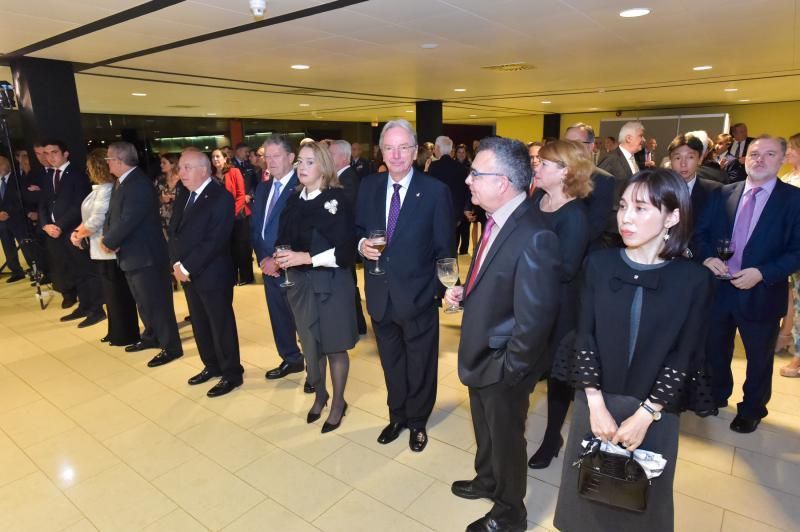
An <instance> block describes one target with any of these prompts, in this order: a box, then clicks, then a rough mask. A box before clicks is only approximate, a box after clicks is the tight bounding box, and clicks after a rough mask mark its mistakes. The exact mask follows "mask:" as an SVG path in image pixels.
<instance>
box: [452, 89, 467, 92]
mask: <svg viewBox="0 0 800 532" xmlns="http://www.w3.org/2000/svg"><path fill="white" fill-rule="evenodd" d="M453 92H467V89H453Z"/></svg>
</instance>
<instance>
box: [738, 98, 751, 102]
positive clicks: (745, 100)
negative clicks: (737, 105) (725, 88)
mask: <svg viewBox="0 0 800 532" xmlns="http://www.w3.org/2000/svg"><path fill="white" fill-rule="evenodd" d="M739 101H740V102H742V103H747V102H749V101H750V100H747V99H744V100H739Z"/></svg>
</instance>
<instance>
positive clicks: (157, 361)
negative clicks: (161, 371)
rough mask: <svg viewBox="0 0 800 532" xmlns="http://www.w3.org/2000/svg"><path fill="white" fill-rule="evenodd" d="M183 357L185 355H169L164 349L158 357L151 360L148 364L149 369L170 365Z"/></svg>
mask: <svg viewBox="0 0 800 532" xmlns="http://www.w3.org/2000/svg"><path fill="white" fill-rule="evenodd" d="M182 356H183V353H167V350H166V349H162V350H161V351H160V352H159V353H158V354H157V355H156V356H154V357H153V358H151V359H150V362H148V363H147V367H148V368H157V367H158V366H163V365H164V364H168V363H170V362H172V361H173V360H175V359H176V358H181V357H182Z"/></svg>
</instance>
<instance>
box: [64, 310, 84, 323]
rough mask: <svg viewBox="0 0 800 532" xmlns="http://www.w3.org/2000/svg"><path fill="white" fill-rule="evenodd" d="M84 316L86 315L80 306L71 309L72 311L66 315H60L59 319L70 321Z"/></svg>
mask: <svg viewBox="0 0 800 532" xmlns="http://www.w3.org/2000/svg"><path fill="white" fill-rule="evenodd" d="M85 317H86V311H85V310H82V309H80V308H76V309H75V310H73V311H72V312H70V313H69V314H67V315H66V316H61V318H60V321H72V320H78V319H81V318H85Z"/></svg>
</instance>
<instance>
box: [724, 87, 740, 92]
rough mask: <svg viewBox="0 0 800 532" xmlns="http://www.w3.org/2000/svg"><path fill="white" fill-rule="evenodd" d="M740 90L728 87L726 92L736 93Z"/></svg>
mask: <svg viewBox="0 0 800 532" xmlns="http://www.w3.org/2000/svg"><path fill="white" fill-rule="evenodd" d="M738 90H739V89H737V88H736V87H728V88H727V89H725V92H736V91H738Z"/></svg>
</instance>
